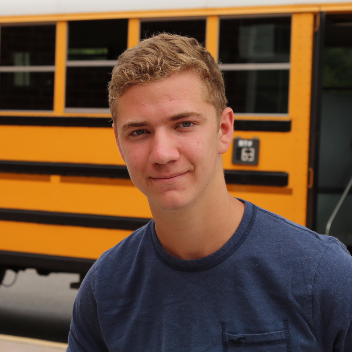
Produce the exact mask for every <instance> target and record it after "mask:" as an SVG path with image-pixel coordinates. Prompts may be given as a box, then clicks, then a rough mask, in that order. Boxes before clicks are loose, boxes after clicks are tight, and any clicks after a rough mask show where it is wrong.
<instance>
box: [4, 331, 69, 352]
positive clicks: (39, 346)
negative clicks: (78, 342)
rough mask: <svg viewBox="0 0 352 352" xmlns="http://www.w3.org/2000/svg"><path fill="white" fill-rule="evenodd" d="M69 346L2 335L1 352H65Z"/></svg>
mask: <svg viewBox="0 0 352 352" xmlns="http://www.w3.org/2000/svg"><path fill="white" fill-rule="evenodd" d="M66 348H67V344H65V343H59V342H49V341H43V340H37V339H29V338H24V337H16V336H10V335H0V351H1V352H64V351H66Z"/></svg>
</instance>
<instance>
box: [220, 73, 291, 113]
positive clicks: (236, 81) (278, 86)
mask: <svg viewBox="0 0 352 352" xmlns="http://www.w3.org/2000/svg"><path fill="white" fill-rule="evenodd" d="M223 74H224V80H225V85H226V96H227V99H228V106H230V107H231V108H232V109H233V111H234V113H264V114H267V113H276V114H286V113H287V109H288V81H289V72H288V70H275V71H267V70H260V71H256V70H252V71H225V72H223Z"/></svg>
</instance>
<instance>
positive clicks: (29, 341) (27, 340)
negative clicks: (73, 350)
mask: <svg viewBox="0 0 352 352" xmlns="http://www.w3.org/2000/svg"><path fill="white" fill-rule="evenodd" d="M1 340H2V341H8V342H16V343H21V344H27V345H35V346H45V347H52V348H60V349H66V348H67V346H68V345H67V343H60V342H51V341H44V340H37V339H31V338H27V337H18V336H10V335H1V334H0V341H1Z"/></svg>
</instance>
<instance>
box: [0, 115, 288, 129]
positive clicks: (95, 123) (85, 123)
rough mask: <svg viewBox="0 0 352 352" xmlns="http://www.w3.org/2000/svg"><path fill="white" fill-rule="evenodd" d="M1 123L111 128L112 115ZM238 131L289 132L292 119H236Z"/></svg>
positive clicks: (2, 119) (15, 118) (0, 120)
mask: <svg viewBox="0 0 352 352" xmlns="http://www.w3.org/2000/svg"><path fill="white" fill-rule="evenodd" d="M0 125H12V126H58V127H60V126H62V127H98V128H101V127H102V128H111V125H112V120H111V118H110V117H60V116H0ZM234 129H235V130H236V131H259V132H260V131H263V132H289V131H291V121H263V120H235V123H234Z"/></svg>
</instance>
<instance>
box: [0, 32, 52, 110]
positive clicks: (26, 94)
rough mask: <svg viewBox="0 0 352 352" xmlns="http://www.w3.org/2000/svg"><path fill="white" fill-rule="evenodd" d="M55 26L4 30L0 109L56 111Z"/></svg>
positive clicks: (0, 66) (0, 75)
mask: <svg viewBox="0 0 352 352" xmlns="http://www.w3.org/2000/svg"><path fill="white" fill-rule="evenodd" d="M55 33H56V27H55V25H30V26H29V25H24V26H2V27H1V48H0V52H1V56H0V109H2V110H53V103H54V71H55Z"/></svg>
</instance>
